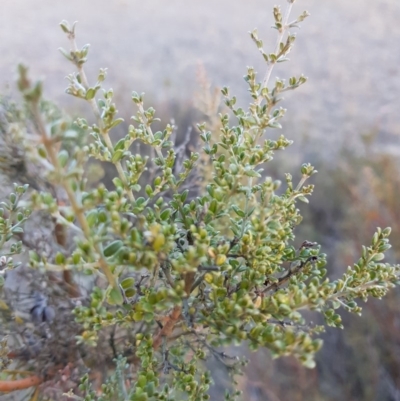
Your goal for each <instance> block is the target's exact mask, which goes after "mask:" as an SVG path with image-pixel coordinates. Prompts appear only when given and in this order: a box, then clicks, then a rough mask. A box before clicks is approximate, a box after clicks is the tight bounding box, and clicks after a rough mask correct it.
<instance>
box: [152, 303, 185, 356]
mask: <svg viewBox="0 0 400 401" xmlns="http://www.w3.org/2000/svg"><path fill="white" fill-rule="evenodd" d="M181 313H182V308H181V307H180V306H175V307H174V309H172V312H171V313H170V314H169V315H168V316H167V317H166V318H165V323H164V326H163V328H162V329H161V330H160V331H159V332H158V334H157V335H156V336H155V337H154V341H153V348H154V349H155V350H158V348H160V345H161V343H162V340H163V337H169V336H171V334H172V332H173V331H174V328H175V325H176V324H177V323H178V321H179V319H180V317H181Z"/></svg>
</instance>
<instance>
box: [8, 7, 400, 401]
mask: <svg viewBox="0 0 400 401" xmlns="http://www.w3.org/2000/svg"><path fill="white" fill-rule="evenodd" d="M294 2H295V0H289V1H288V2H287V6H286V11H285V12H284V13H282V12H281V9H280V8H279V7H277V6H276V7H274V9H273V16H274V26H273V28H275V29H276V32H277V36H278V40H277V46H276V48H275V49H274V50H273V52H272V53H266V52H265V51H264V48H263V42H262V40H261V39H259V37H258V34H257V31H256V30H254V31H253V32H251V38H252V40H253V41H254V43H255V44H256V46H257V48H258V50H259V51H260V52H261V55H262V57H263V59H264V60H265V65H266V73H265V76H264V77H263V78H259V77H258V76H257V74H256V72H255V70H254V69H253V68H252V67H249V68H248V69H247V73H246V75H245V77H244V78H245V81H246V82H247V84H248V87H249V93H250V96H251V102H250V104H249V105H248V106H247V107H246V108H241V107H238V106H237V105H236V103H237V100H236V97H235V96H233V95H231V94H230V91H229V89H228V88H223V89H222V95H223V97H224V99H225V104H226V106H227V107H228V109H229V110H228V112H227V113H225V114H220V116H219V119H220V126H221V129H220V130H219V131H215V132H212V131H210V130H209V129H208V127H207V124H206V123H203V124H199V125H198V126H197V128H198V135H199V142H201V146H202V148H201V146H198V153H197V152H192V153H190V154H186V155H184V154H182V152H181V151H179V150H178V148H177V146H176V144H175V143H174V140H172V139H171V138H173V137H174V135H173V133H174V127H173V126H172V125H169V124H168V125H166V127H165V129H163V130H162V131H157V132H155V130H154V122H155V121H157V118H156V111H155V110H154V109H153V108H152V107H147V105H145V98H144V94H138V93H136V92H133V93H132V101H133V105H134V107H135V108H136V114H135V115H133V117H132V124H131V125H129V128H128V129H127V132H126V135H125V136H123V137H122V138H121V139H119V140H113V138H112V137H113V135H112V133H113V130H114V128H115V127H117V126H118V125H119V124H121V123H122V122H123V119H121V118H119V117H118V112H117V108H116V105H115V104H114V102H113V91H112V90H111V89H104V81H105V78H106V69H101V70H100V72H99V74H98V77H97V81H96V82H95V83H89V80H88V78H87V77H86V75H85V71H84V64H85V62H86V61H87V57H88V51H89V45H85V46H83V47H82V48H78V47H77V45H76V41H75V24H74V25H72V26H71V25H69V24H68V23H67V22H66V21H63V22H62V23H61V28H62V29H63V31H64V32H65V33H66V35H67V37H68V39H69V40H70V46H71V50H69V51H67V50H63V49H61V52H62V53H63V55H64V56H65V57H66V58H67V59H68V60H69V61H70V62H71V63H72V64H73V65H74V66H75V70H76V72H74V73H72V74H70V75H69V76H68V81H69V84H68V88H67V89H66V92H67V93H68V94H70V95H72V96H75V97H77V98H79V99H81V100H82V101H85V102H87V103H88V104H89V105H90V106H91V108H92V109H93V112H94V116H95V119H96V121H95V123H94V124H90V123H89V122H88V121H87V120H86V119H84V118H78V119H77V120H76V121H75V124H74V125H72V126H71V125H68V124H66V123H65V122H64V121H63V120H62V119H60V120H57V121H55V122H53V124H52V125H51V126H49V125H48V124H45V122H44V119H43V116H42V112H41V108H40V107H41V102H42V100H41V96H42V89H41V84H40V83H39V82H38V83H36V84H33V85H32V84H31V83H30V81H29V79H28V77H27V70H26V68H24V67H22V66H21V67H20V69H19V73H20V78H19V82H18V84H19V88H20V90H21V91H22V94H23V96H24V99H25V101H26V103H27V105H28V106H29V110H30V114H31V117H32V119H33V121H34V123H35V127H36V130H37V132H38V135H39V138H40V140H39V142H38V143H39V145H38V146H37V147H35V148H33V147H32V148H31V149H30V151H31V152H34V153H35V155H36V156H35V157H36V159H38V160H41V161H42V164H43V174H44V176H45V177H46V180H47V182H49V183H50V185H51V186H52V188H56V190H53V191H49V192H44V191H41V192H34V193H33V194H32V195H31V197H30V199H29V203H30V208H31V209H34V210H45V211H47V212H48V213H50V214H51V215H52V216H53V218H55V219H56V220H57V222H58V224H60V225H61V226H63V227H65V230H67V231H68V232H72V233H73V236H74V245H73V247H72V248H73V249H72V250H71V251H70V252H69V253H68V254H65V253H58V254H57V255H55V257H54V258H47V257H45V256H44V255H40V254H37V253H31V258H30V263H31V265H32V267H34V268H38V269H44V270H46V271H64V272H65V271H70V272H71V273H72V274H73V275H74V277H75V279H76V278H77V277H80V276H90V277H92V284H93V287H92V288H91V289H90V296H89V298H90V299H88V300H84V301H82V302H81V303H80V304H79V305H78V306H77V307H76V308H75V309H74V311H73V313H74V314H75V319H76V321H77V322H79V323H80V324H81V327H82V331H81V332H80V334H79V336H77V342H78V343H80V344H82V346H86V347H90V346H96V344H98V343H99V341H101V338H102V333H104V332H107V330H110V328H112V330H113V331H114V333H117V334H119V335H120V336H122V337H123V338H124V341H120V342H118V343H115V344H113V350H114V353H115V355H116V356H117V355H120V357H119V359H118V360H117V365H116V366H117V367H116V368H115V369H114V373H113V374H112V375H111V377H110V378H109V380H108V381H107V382H106V383H105V384H103V386H102V394H101V395H99V393H98V392H97V391H94V390H93V389H91V383H90V379H89V376H85V378H84V379H83V380H82V383H81V386H80V391H81V392H82V394H81V396H82V397H83V398H82V399H84V400H94V399H98V400H114V399H115V400H116V399H118V400H121V399H131V400H136V401H139V400H143V401H144V400H176V399H187V400H207V399H209V387H210V383H211V376H210V372H209V371H208V370H207V368H206V366H205V364H204V363H203V362H202V361H204V360H206V359H207V357H208V356H212V357H214V358H216V359H217V360H218V361H219V362H220V363H221V364H222V365H223V366H224V367H225V368H226V369H227V370H228V371H229V372H231V373H232V374H233V375H234V374H237V373H239V372H240V368H241V366H242V365H243V364H244V363H245V361H243V360H242V359H240V358H237V357H232V356H229V355H227V353H226V352H225V351H222V350H221V347H222V346H227V345H230V344H241V343H243V342H246V343H247V344H248V345H249V346H250V347H251V348H252V349H257V348H259V347H266V348H268V349H269V350H270V352H271V354H272V355H273V356H274V357H279V356H286V355H293V356H295V357H296V358H298V359H299V361H300V362H301V363H302V364H304V365H306V366H307V367H310V368H312V367H313V366H314V354H315V353H316V352H317V351H318V349H319V348H320V347H321V345H322V343H321V340H320V339H318V338H317V336H316V335H317V334H318V333H319V332H321V331H322V330H323V326H315V325H314V324H312V323H311V321H310V320H309V319H310V316H311V317H312V314H310V313H307V314H304V313H303V311H310V310H311V311H314V312H316V313H319V314H321V315H323V317H324V319H325V322H326V325H328V326H335V327H339V328H341V327H342V323H341V318H340V316H339V314H338V313H337V310H338V309H339V308H344V309H345V310H347V311H349V312H353V313H357V314H360V313H361V307H360V306H359V300H364V301H365V300H367V298H368V297H370V296H372V297H377V298H381V297H382V296H384V295H385V294H386V293H387V291H388V290H389V289H390V288H392V287H393V286H394V285H395V284H396V282H397V281H398V275H399V269H400V266H392V265H389V264H387V263H385V262H384V261H383V259H384V252H385V251H386V250H387V249H389V248H390V245H389V243H388V236H389V234H390V229H389V228H386V229H377V231H376V233H375V234H374V236H373V238H372V242H371V244H370V245H369V246H366V247H363V249H362V255H361V257H360V259H359V260H358V261H357V262H356V263H354V265H353V266H349V267H348V269H347V271H346V273H345V274H344V275H343V277H341V278H340V279H337V280H335V281H331V280H330V279H328V278H327V277H326V276H327V269H328V268H329V267H328V266H327V261H326V255H325V254H323V253H321V250H320V247H319V245H318V244H317V243H313V242H309V241H306V240H304V241H303V239H300V241H299V243H301V242H302V241H303V242H302V243H301V245H300V247H295V246H294V239H295V233H296V226H297V225H298V224H299V223H300V222H301V219H302V217H301V215H300V212H299V209H298V206H297V203H298V201H300V202H305V203H308V199H309V196H310V195H311V194H312V192H313V185H311V184H308V179H309V178H310V177H311V176H312V175H313V174H315V173H316V170H315V169H314V167H313V166H311V165H310V164H303V165H302V166H301V167H300V179H299V182H296V183H294V182H293V178H292V175H291V174H286V175H284V176H283V177H282V178H283V184H282V183H281V182H280V181H277V180H274V179H273V178H272V177H269V176H268V175H267V174H266V173H265V172H264V166H265V164H266V163H268V162H270V161H271V160H272V158H273V155H274V153H275V152H276V151H281V150H284V149H285V148H287V147H288V146H290V145H291V143H292V141H290V140H289V139H287V138H285V137H284V136H283V135H281V136H279V137H277V139H269V138H271V137H276V130H277V129H279V128H280V127H281V125H280V121H281V119H282V118H283V117H284V115H285V112H286V110H285V109H283V108H281V107H279V106H278V103H279V102H280V100H281V99H282V98H281V96H282V94H283V93H284V92H288V91H291V90H294V89H296V88H298V87H299V86H301V85H303V84H304V83H305V82H306V78H305V77H304V76H299V77H291V78H290V79H288V80H282V79H276V80H275V81H272V80H271V77H272V72H273V69H274V67H275V66H276V64H278V63H281V62H284V61H287V60H288V58H287V56H288V54H289V52H290V50H291V48H292V46H293V44H294V42H295V39H296V36H295V34H293V33H292V32H293V31H294V30H295V28H297V27H298V24H299V23H300V22H302V21H303V20H304V19H305V18H306V17H307V16H308V13H307V12H304V13H302V14H301V15H300V16H299V17H298V18H297V19H294V20H292V19H291V18H290V11H291V9H292V6H293V4H294ZM120 128H121V127H119V129H120ZM134 143H135V144H136V143H140V144H141V147H140V148H139V147H136V146H132V145H133V144H134ZM132 149H136V150H137V149H141V151H140V152H139V153H135V152H134V151H132ZM145 155H147V156H145ZM183 155H184V156H185V159H182V156H183ZM90 159H95V160H97V161H101V162H103V163H106V164H107V165H113V166H114V167H115V178H114V179H113V188H107V187H106V186H105V185H103V184H99V185H97V186H93V185H89V184H88V174H87V164H88V161H89V160H90ZM203 171H208V172H209V174H202V172H203ZM207 177H209V179H208V178H207ZM18 191H19V192H20V191H21V189H18V190H17V192H18ZM19 192H18V193H19ZM15 196H17V195H14V196H13V198H14V197H15ZM10 202H11V203H10ZM7 205H8V206H6V208H7V207H11V208H12V199H11V198H10V201H9V202H8V203H7ZM10 205H11V206H10ZM2 210H3V209H2ZM10 210H11V211H12V210H13V209H10ZM15 213H17V214H16V216H17V220H18V222H23V221H24V219H25V216H26V212H23V211H22V212H14V214H15ZM2 220H3V218H2ZM13 224H14V223H13ZM13 224H11V223H10V222H8V223H7V222H6V223H4V224H3V225H4V228H3V231H4V233H3V232H2V233H1V238H2V239H7V238H8V236H9V235H10V233H13V232H14V231H15V230H16V229H19V223H17V224H16V225H15V224H14V225H13ZM82 298H84V297H81V299H82ZM306 317H307V318H306ZM117 334H116V336H117ZM106 346H108V345H106ZM237 395H238V392H236V391H235V390H233V391H232V392H227V394H226V399H234V398H235V397H236V396H237ZM76 397H78V395H76ZM79 397H80V396H79ZM79 397H78V399H79Z"/></svg>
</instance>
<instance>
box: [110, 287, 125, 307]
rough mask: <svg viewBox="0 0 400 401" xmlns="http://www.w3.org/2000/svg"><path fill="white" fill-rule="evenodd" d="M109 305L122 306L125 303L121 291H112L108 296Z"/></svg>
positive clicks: (115, 289)
mask: <svg viewBox="0 0 400 401" xmlns="http://www.w3.org/2000/svg"><path fill="white" fill-rule="evenodd" d="M108 303H109V304H110V305H122V304H123V303H124V297H123V296H122V294H121V291H120V290H119V289H117V288H112V289H111V291H110V293H109V294H108Z"/></svg>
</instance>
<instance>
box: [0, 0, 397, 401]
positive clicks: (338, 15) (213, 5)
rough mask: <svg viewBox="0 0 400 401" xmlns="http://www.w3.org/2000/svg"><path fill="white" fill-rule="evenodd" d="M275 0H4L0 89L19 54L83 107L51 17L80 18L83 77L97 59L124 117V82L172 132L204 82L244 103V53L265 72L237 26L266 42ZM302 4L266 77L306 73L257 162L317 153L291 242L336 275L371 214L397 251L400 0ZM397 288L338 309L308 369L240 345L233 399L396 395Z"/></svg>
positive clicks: (367, 228)
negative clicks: (313, 252) (288, 41)
mask: <svg viewBox="0 0 400 401" xmlns="http://www.w3.org/2000/svg"><path fill="white" fill-rule="evenodd" d="M275 3H282V5H284V3H285V2H284V0H282V1H281V2H279V1H278V0H273V1H272V0H235V1H229V0H213V1H211V0H202V1H198V2H194V1H192V2H188V1H184V0H169V1H168V2H167V1H163V0H148V1H146V2H144V1H139V0H114V1H107V0H92V1H89V0H87V1H81V0H80V1H78V0H69V1H68V2H61V1H58V2H55V1H54V0H41V1H37V2H31V1H27V0H2V2H1V8H0V54H1V57H0V94H2V95H11V96H17V95H15V89H14V88H15V82H14V81H15V71H16V66H17V64H18V63H19V62H21V61H23V62H24V63H25V64H27V65H28V66H29V67H30V72H31V74H30V75H31V76H32V77H43V78H44V80H45V95H46V97H47V98H48V99H50V100H52V101H54V102H55V103H56V104H57V105H59V106H60V107H61V108H63V109H64V110H66V111H67V112H69V113H70V114H72V115H76V114H78V113H80V114H82V113H83V114H85V113H86V115H87V116H88V117H90V112H89V110H87V109H86V106H85V105H84V104H83V103H81V102H80V101H79V100H77V99H74V98H71V97H68V95H66V94H65V93H64V89H65V87H66V84H67V83H66V81H65V79H64V78H65V76H66V75H67V74H68V73H70V72H72V71H73V68H72V66H71V65H70V64H69V63H68V62H67V61H66V60H65V59H64V58H63V56H62V55H61V54H60V53H59V52H58V50H57V49H58V48H59V47H65V48H66V49H67V50H68V43H67V39H66V37H65V34H64V33H63V32H62V31H61V29H60V28H59V26H58V24H59V22H60V21H61V20H62V19H66V20H68V21H70V22H73V21H79V23H78V26H77V41H78V45H80V46H82V45H84V44H86V43H90V44H91V49H90V51H89V62H88V63H87V65H86V72H87V75H88V77H89V81H90V82H92V83H93V82H94V81H95V79H96V74H97V72H98V69H99V68H104V67H106V68H108V77H107V81H106V87H107V85H108V86H109V87H112V88H113V89H114V93H115V94H116V102H117V106H118V109H119V110H120V114H121V116H122V117H124V118H125V120H126V121H129V117H130V115H131V114H132V113H133V110H134V107H133V104H132V101H131V91H132V90H135V91H137V92H145V93H146V98H145V99H147V102H146V103H147V106H150V105H152V106H154V107H155V109H156V110H157V114H158V116H159V117H161V118H162V121H163V123H165V124H166V123H168V122H170V121H171V119H173V120H174V122H175V123H176V124H177V125H178V130H179V132H180V133H181V134H184V133H186V132H187V130H188V127H191V126H193V124H194V123H196V122H202V121H203V120H204V118H205V117H204V115H203V114H202V113H201V111H204V110H200V111H199V110H198V105H199V102H198V101H199V98H201V99H203V100H204V96H206V98H207V96H208V99H209V100H210V102H211V101H213V100H215V99H217V96H215V93H216V92H214V91H215V90H216V89H215V88H218V87H221V86H229V87H230V88H231V93H232V94H235V95H237V97H238V99H239V103H240V104H241V105H243V106H245V105H246V103H248V101H249V100H250V98H249V96H248V94H247V85H246V83H245V82H244V80H243V79H242V76H243V75H244V74H245V72H246V66H247V65H252V66H254V67H255V69H256V71H258V72H259V73H260V75H261V76H263V74H264V71H265V64H264V62H263V59H262V57H261V56H260V54H259V53H258V51H257V49H256V47H255V45H254V44H253V43H252V41H251V40H250V38H249V35H248V33H247V32H248V31H250V30H252V29H253V28H255V27H257V28H258V31H259V36H260V38H262V39H263V41H264V44H265V46H264V48H265V49H266V51H267V52H270V51H272V49H273V47H274V44H275V41H276V33H275V31H274V30H272V29H270V26H271V25H272V7H273V6H274V5H275ZM303 10H308V11H309V12H310V13H311V17H310V18H308V19H306V20H305V21H304V22H303V23H302V29H301V30H299V31H298V38H297V41H296V43H295V47H294V50H293V51H292V52H291V54H290V58H291V62H289V63H284V64H283V65H282V64H281V65H278V67H277V68H276V69H274V71H273V76H272V77H273V78H274V77H279V78H289V77H290V76H292V75H296V76H298V75H300V74H304V75H305V76H307V77H308V78H309V82H307V84H306V85H304V86H302V87H301V88H300V89H298V90H296V91H295V92H289V93H288V94H287V96H286V99H285V100H284V102H283V103H282V106H283V107H285V108H287V109H288V113H287V116H286V117H285V118H284V120H283V121H282V123H283V132H282V131H277V130H276V131H271V133H270V135H271V136H274V137H275V136H278V135H280V134H281V133H283V134H285V135H286V136H287V137H288V138H289V139H293V140H294V141H295V143H294V145H293V146H292V147H291V148H290V150H288V151H287V152H285V153H280V154H277V157H276V159H275V161H274V162H272V163H271V164H269V165H268V173H269V174H271V175H273V176H274V178H277V179H283V178H284V173H285V172H291V173H293V174H294V175H295V174H296V172H298V171H299V166H300V165H301V164H302V163H304V162H311V163H313V164H314V165H315V166H316V168H317V170H318V171H319V174H317V176H315V177H313V180H314V183H315V184H316V190H315V192H314V195H313V198H312V200H311V203H310V205H306V207H303V212H304V216H305V218H304V221H303V224H302V226H301V228H300V230H299V231H298V233H297V241H298V242H299V243H300V242H302V241H304V240H310V241H318V242H319V243H321V244H322V245H323V248H324V250H325V251H326V253H328V256H329V259H328V260H329V266H328V269H329V271H330V275H331V276H332V277H334V278H336V277H338V276H339V275H340V274H341V273H342V272H343V271H344V270H345V269H346V267H347V266H348V265H349V264H352V263H353V262H354V261H355V260H356V259H357V258H358V255H359V253H360V248H361V245H362V244H366V243H368V242H369V241H370V238H371V237H372V235H373V233H374V229H375V227H376V226H380V227H386V226H387V225H390V226H392V228H393V233H392V244H393V249H392V251H391V253H390V254H389V259H390V260H389V261H397V262H399V260H400V174H399V173H400V162H399V160H400V158H399V156H400V112H399V109H400V100H399V93H400V69H399V65H400V46H399V43H400V24H399V21H400V3H399V2H398V1H397V0H352V1H348V0H335V1H329V2H328V1H325V2H324V1H321V0H298V1H297V2H296V4H295V9H294V13H293V18H295V17H296V16H297V14H300V13H301V12H302V11H303ZM207 91H208V95H206V93H207ZM120 127H121V135H122V134H123V129H124V127H123V125H121V126H120ZM125 128H126V126H125ZM193 135H195V131H193ZM399 301H400V291H399V290H396V291H392V293H391V294H390V295H389V296H388V297H386V298H385V299H384V300H382V301H379V300H373V301H372V302H368V304H366V305H365V307H364V313H363V316H362V317H354V316H347V314H346V313H343V320H344V323H345V331H343V332H342V331H340V330H331V329H328V330H327V332H326V333H325V334H324V339H325V346H324V348H323V350H322V351H321V352H320V353H319V354H318V356H317V368H316V369H314V370H307V369H304V368H302V367H301V366H300V365H299V364H298V363H297V362H296V361H294V360H292V359H281V360H278V361H271V359H270V357H269V355H268V352H266V351H265V352H264V351H262V350H259V351H257V352H256V353H249V354H248V358H249V360H250V363H249V366H248V368H247V371H246V375H245V376H243V377H242V378H240V380H239V384H240V388H241V389H242V390H243V392H244V395H243V399H244V400H246V401H258V400H260V401H261V400H270V401H278V400H279V401H286V400H291V401H303V400H308V401H313V400H315V401H316V400H321V401H336V400H347V401H351V400H382V401H389V400H394V401H396V400H400V375H399V372H400V319H399V309H400V308H399V306H398V305H399ZM212 368H213V369H214V370H215V371H219V370H220V369H222V368H221V367H219V366H218V365H213V366H212ZM218 376H219V375H217V379H218V380H217V384H216V386H215V389H214V393H215V399H222V392H221V391H222V390H223V388H224V385H225V384H224V383H225V381H224V378H223V377H222V376H221V377H220V378H218Z"/></svg>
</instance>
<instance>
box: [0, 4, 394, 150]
mask: <svg viewBox="0 0 400 401" xmlns="http://www.w3.org/2000/svg"><path fill="white" fill-rule="evenodd" d="M275 3H279V2H277V1H275V0H252V1H250V2H249V1H245V0H236V1H231V0H214V1H211V0H203V1H201V2H187V1H184V0H169V1H168V2H166V1H164V0H150V1H146V2H143V1H140V0H114V1H107V0H91V1H81V0H69V1H68V2H61V1H58V2H54V1H53V0H41V1H40V2H31V1H28V0H3V1H2V11H1V13H0V38H2V40H1V41H0V54H1V60H2V61H1V63H0V88H4V86H5V85H6V84H9V85H13V77H14V70H15V65H16V64H17V62H19V61H21V60H24V61H25V62H26V63H27V64H28V65H30V66H31V70H32V72H33V74H34V75H36V76H45V78H46V81H47V85H46V90H47V93H48V95H49V97H50V98H52V99H55V100H56V101H57V102H59V103H61V104H62V105H64V106H67V107H70V108H72V107H73V106H71V102H70V100H71V99H68V98H67V97H66V95H63V89H64V87H65V82H64V81H63V78H64V77H65V75H66V74H67V73H69V72H71V66H69V65H67V64H66V62H65V60H64V59H63V58H62V56H61V55H60V54H59V53H58V52H57V48H58V47H60V46H65V47H68V44H67V41H66V38H65V37H64V35H63V33H62V32H61V30H60V29H59V28H58V26H57V25H58V23H59V22H60V21H61V20H62V19H67V20H70V21H74V20H78V21H79V28H78V41H79V43H80V44H81V45H83V44H85V43H88V42H89V43H91V45H92V49H91V52H90V53H91V55H90V56H91V59H90V63H89V65H88V70H89V72H90V74H89V75H91V76H92V77H93V76H94V74H95V73H96V71H97V69H98V68H99V67H108V68H109V84H110V86H112V87H113V88H114V90H115V91H116V93H117V95H118V99H119V100H120V101H119V109H120V111H121V112H122V114H124V115H125V116H126V117H128V116H129V113H130V112H131V101H130V92H131V90H136V91H138V92H140V91H145V92H146V93H148V94H150V95H151V97H152V99H154V100H155V101H156V103H159V102H163V101H165V100H166V99H171V98H173V99H174V100H178V101H186V102H189V101H190V100H188V99H191V97H192V94H193V91H194V89H195V87H196V69H197V66H198V64H199V63H202V64H204V65H205V67H206V69H207V71H208V73H209V75H210V77H211V79H212V81H213V82H214V83H215V84H217V85H220V86H222V85H229V86H231V88H232V91H233V92H235V93H238V94H239V95H245V93H246V90H247V89H246V85H245V83H244V81H242V80H241V77H242V76H243V75H244V73H245V66H246V65H254V66H255V67H256V69H257V70H258V71H259V72H260V73H261V74H262V73H263V71H264V65H263V62H262V60H261V57H260V56H259V54H258V53H257V50H256V49H255V46H254V45H253V44H252V43H251V41H250V40H249V38H248V35H247V32H248V31H249V30H251V29H253V28H254V27H258V28H259V31H260V33H261V36H262V37H263V39H265V43H266V48H267V49H271V48H272V46H273V44H274V43H275V32H274V31H273V30H271V29H269V27H270V25H271V22H272V18H271V9H272V6H273V5H274V4H275ZM284 3H285V2H283V1H282V4H284ZM303 9H307V10H309V11H310V12H311V14H312V17H311V18H310V19H309V20H307V21H305V22H304V23H303V29H302V30H301V31H300V32H299V34H300V35H299V39H298V43H297V45H296V48H295V49H294V51H293V52H292V55H291V58H292V60H293V62H292V63H288V64H287V65H282V67H280V68H278V69H276V70H275V72H274V74H276V75H277V76H280V77H285V76H288V75H289V74H300V73H304V74H305V75H306V76H308V77H309V78H310V82H309V84H307V85H306V86H305V87H303V88H302V89H301V90H300V91H298V92H297V93H296V94H295V95H292V94H288V96H287V98H288V102H287V103H285V107H287V108H288V109H289V111H290V113H289V115H290V121H293V122H292V123H291V122H287V123H286V125H285V128H284V129H286V130H287V131H290V132H291V134H290V137H291V138H293V137H295V138H296V137H297V138H298V137H301V138H318V139H319V140H320V141H322V143H323V144H326V145H328V147H327V149H326V150H327V151H326V153H329V152H330V151H331V150H332V149H333V148H335V149H337V148H338V147H339V145H341V144H342V143H343V142H344V141H345V140H346V141H348V142H349V143H350V144H355V143H357V140H356V139H355V138H354V136H355V135H354V134H355V133H358V132H360V131H363V130H365V129H367V128H368V127H370V126H371V125H376V124H379V125H380V127H382V141H381V142H383V141H384V142H385V143H389V144H390V143H392V142H393V138H394V135H395V132H396V131H397V132H399V130H400V117H399V114H398V113H397V114H396V109H397V106H398V105H399V102H398V99H397V94H398V93H399V91H400V75H399V70H398V68H397V66H398V65H399V62H400V53H399V52H397V51H395V49H397V48H398V43H399V41H400V25H399V24H398V21H399V19H400V5H399V3H398V1H397V0H352V1H348V0H335V1H329V2H327V1H321V0H299V1H297V2H296V7H295V12H300V11H302V10H303ZM92 81H93V79H92ZM292 99H293V100H292ZM294 122H296V123H294ZM397 140H398V137H397ZM393 151H394V150H393Z"/></svg>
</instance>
